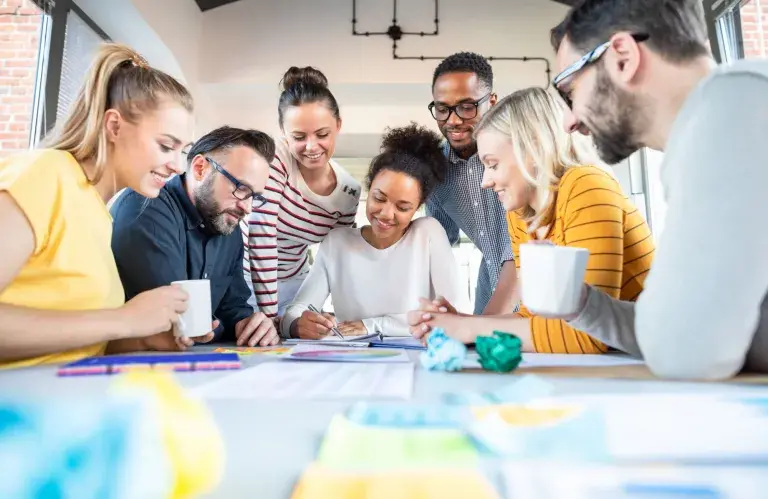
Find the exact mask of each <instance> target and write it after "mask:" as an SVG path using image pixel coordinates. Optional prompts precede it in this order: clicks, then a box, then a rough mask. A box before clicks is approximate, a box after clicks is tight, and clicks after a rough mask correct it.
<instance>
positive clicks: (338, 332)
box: [309, 304, 344, 340]
mask: <svg viewBox="0 0 768 499" xmlns="http://www.w3.org/2000/svg"><path fill="white" fill-rule="evenodd" d="M309 310H310V312H314V313H316V314H319V315H323V313H322V312H320V311H319V310H318V309H317V308H316V307H315V306H314V305H312V304H310V305H309ZM331 332H332V333H333V334H335V335H336V336H338V337H339V338H341V339H342V340H343V339H344V335H343V334H341V331H339V330H338V329H336V326H334V327H332V328H331Z"/></svg>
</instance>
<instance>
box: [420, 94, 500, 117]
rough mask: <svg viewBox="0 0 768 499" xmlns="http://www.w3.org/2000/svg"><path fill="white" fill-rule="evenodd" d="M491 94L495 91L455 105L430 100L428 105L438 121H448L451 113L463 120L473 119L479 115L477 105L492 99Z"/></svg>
mask: <svg viewBox="0 0 768 499" xmlns="http://www.w3.org/2000/svg"><path fill="white" fill-rule="evenodd" d="M491 95H493V92H489V93H487V94H486V95H485V97H482V98H481V99H479V100H476V101H467V102H459V103H458V104H456V105H455V106H447V105H445V104H435V103H434V102H430V103H429V106H427V107H428V108H429V112H430V113H432V117H433V118H435V119H436V120H437V121H448V118H450V117H451V113H456V116H458V117H459V118H461V119H463V120H471V119H472V118H474V117H475V116H477V107H478V106H479V105H480V104H482V103H483V102H485V101H487V100H488V99H490V97H491Z"/></svg>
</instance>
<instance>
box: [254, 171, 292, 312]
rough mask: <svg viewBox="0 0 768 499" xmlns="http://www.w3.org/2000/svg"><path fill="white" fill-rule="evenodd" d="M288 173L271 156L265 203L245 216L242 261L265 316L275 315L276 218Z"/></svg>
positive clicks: (260, 309)
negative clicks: (245, 241) (244, 258)
mask: <svg viewBox="0 0 768 499" xmlns="http://www.w3.org/2000/svg"><path fill="white" fill-rule="evenodd" d="M287 183H288V172H287V170H286V168H285V165H283V164H282V162H281V161H280V159H279V158H277V157H275V160H274V161H273V162H272V165H271V166H270V171H269V180H268V181H267V185H266V188H265V190H264V197H265V198H266V199H267V202H266V203H265V204H264V206H261V207H259V208H254V209H253V210H252V211H251V214H250V215H249V216H248V245H247V248H246V250H247V253H248V258H247V259H246V260H245V261H246V262H247V265H249V268H247V269H245V270H246V272H249V273H250V276H251V282H252V283H253V293H254V296H255V297H256V305H257V306H258V309H259V311H261V312H263V313H264V314H265V315H266V316H267V317H277V303H278V301H277V267H278V265H277V263H278V262H277V219H278V216H279V213H280V203H281V202H282V200H283V191H284V190H285V188H286V185H287Z"/></svg>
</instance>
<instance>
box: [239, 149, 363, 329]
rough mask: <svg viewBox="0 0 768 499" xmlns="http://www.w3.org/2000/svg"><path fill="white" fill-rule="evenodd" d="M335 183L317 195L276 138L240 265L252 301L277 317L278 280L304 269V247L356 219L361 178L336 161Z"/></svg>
mask: <svg viewBox="0 0 768 499" xmlns="http://www.w3.org/2000/svg"><path fill="white" fill-rule="evenodd" d="M330 164H331V167H332V168H333V171H334V173H335V174H336V189H334V191H333V192H332V193H331V194H329V195H328V196H320V195H318V194H315V193H314V192H312V190H311V189H310V188H309V187H308V186H307V184H306V183H305V182H304V177H302V176H301V172H300V171H299V164H298V163H297V162H296V159H295V158H294V157H293V156H292V155H291V153H290V151H289V150H288V147H287V146H286V145H285V143H284V142H283V141H280V140H278V141H276V149H275V160H274V161H273V162H272V165H271V168H270V172H269V180H268V181H267V187H266V189H265V191H264V197H265V198H267V204H265V205H264V206H262V207H260V208H257V209H255V210H253V211H252V212H251V214H250V215H249V216H248V218H247V226H246V227H245V228H243V227H242V225H246V224H241V228H243V229H244V230H243V232H244V237H245V254H244V261H243V271H244V273H245V279H246V282H247V283H248V285H249V287H251V288H252V290H253V292H254V294H255V298H256V300H255V302H256V303H255V305H256V306H257V307H258V310H259V311H261V312H264V314H266V315H267V316H268V317H276V316H277V310H278V304H282V303H283V302H284V300H282V299H280V298H279V297H278V294H277V282H278V281H283V280H286V279H291V278H294V277H297V276H301V275H306V273H307V272H308V271H309V262H308V255H309V247H310V246H311V245H312V244H315V243H319V242H320V241H322V240H323V238H325V236H326V235H327V234H328V233H329V232H330V231H331V230H332V229H334V228H336V227H343V226H350V225H353V224H354V222H355V214H356V213H357V204H358V201H359V199H360V183H359V182H358V181H357V180H355V179H354V178H353V177H352V176H351V175H350V174H349V173H348V172H347V171H346V170H344V169H343V168H342V167H341V166H339V165H338V164H337V163H336V162H335V161H333V160H331V161H330Z"/></svg>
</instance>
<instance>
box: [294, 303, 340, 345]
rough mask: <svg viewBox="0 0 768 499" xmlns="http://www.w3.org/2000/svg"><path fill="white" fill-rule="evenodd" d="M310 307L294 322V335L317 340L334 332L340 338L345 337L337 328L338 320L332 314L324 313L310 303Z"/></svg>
mask: <svg viewBox="0 0 768 499" xmlns="http://www.w3.org/2000/svg"><path fill="white" fill-rule="evenodd" d="M308 309H309V310H306V311H305V312H304V313H303V314H301V317H299V319H298V320H297V321H296V322H295V323H294V324H295V325H296V332H295V335H294V337H299V338H301V339H305V340H317V339H321V338H322V337H324V336H326V335H328V334H329V333H333V334H334V335H335V336H337V337H338V338H341V339H343V338H344V335H342V334H341V332H340V331H339V330H338V328H336V321H335V319H334V317H333V316H332V315H330V314H323V313H322V312H320V311H319V310H318V309H317V307H315V306H313V305H309V307H308Z"/></svg>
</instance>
